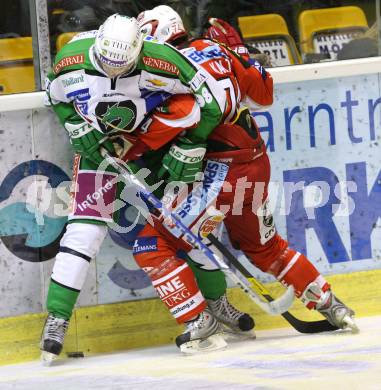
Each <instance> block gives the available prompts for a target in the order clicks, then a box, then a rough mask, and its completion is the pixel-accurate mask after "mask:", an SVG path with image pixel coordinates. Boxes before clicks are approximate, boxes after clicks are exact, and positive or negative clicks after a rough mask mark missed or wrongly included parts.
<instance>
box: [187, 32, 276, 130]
mask: <svg viewBox="0 0 381 390" xmlns="http://www.w3.org/2000/svg"><path fill="white" fill-rule="evenodd" d="M181 51H182V53H183V54H184V55H185V56H186V57H187V58H188V59H189V60H190V61H192V62H194V63H196V64H197V65H199V66H201V67H203V68H204V69H205V70H207V71H208V73H209V74H211V75H212V76H213V77H214V78H215V79H216V80H218V82H219V84H222V87H223V88H224V90H225V91H226V97H227V104H226V108H225V123H228V122H229V121H230V120H232V119H233V118H234V116H235V114H236V110H237V107H238V106H239V104H240V103H241V102H244V103H245V105H246V106H247V107H248V108H249V109H251V110H253V109H258V108H259V107H261V108H262V107H266V106H269V105H271V104H272V103H273V79H272V77H271V75H270V73H268V72H267V71H266V70H265V69H264V68H263V67H262V66H261V65H260V64H259V63H258V62H257V61H255V62H254V64H253V65H251V64H250V63H249V62H247V61H245V60H244V59H243V58H242V57H240V56H238V55H237V54H236V53H235V52H233V51H232V50H230V49H229V48H227V47H226V46H223V45H220V44H217V43H216V42H214V41H211V40H208V39H196V40H193V41H191V42H190V44H189V47H187V48H186V49H183V50H181Z"/></svg>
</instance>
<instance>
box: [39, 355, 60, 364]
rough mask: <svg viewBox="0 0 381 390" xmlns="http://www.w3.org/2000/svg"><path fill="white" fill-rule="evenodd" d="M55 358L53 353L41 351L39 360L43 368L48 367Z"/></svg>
mask: <svg viewBox="0 0 381 390" xmlns="http://www.w3.org/2000/svg"><path fill="white" fill-rule="evenodd" d="M57 357H58V355H55V354H54V353H51V352H47V351H42V352H41V358H40V359H41V363H42V365H43V366H46V367H49V366H51V365H52V364H53V362H54V361H55V360H56V359H57Z"/></svg>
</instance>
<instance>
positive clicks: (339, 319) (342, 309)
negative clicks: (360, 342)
mask: <svg viewBox="0 0 381 390" xmlns="http://www.w3.org/2000/svg"><path fill="white" fill-rule="evenodd" d="M325 294H326V295H327V297H326V299H325V300H324V302H323V303H321V304H317V305H316V310H317V311H318V312H319V313H321V314H322V315H323V316H324V317H325V318H326V319H327V320H328V321H329V322H330V323H331V324H332V325H335V326H337V327H338V328H340V329H347V328H349V329H351V331H352V332H353V333H357V332H359V328H358V327H357V325H356V322H355V320H354V315H355V312H354V311H353V310H352V309H350V308H349V307H347V306H345V305H344V303H343V302H341V301H340V300H339V299H338V298H336V297H335V295H334V294H333V293H332V291H331V290H328V291H327V292H326V293H325Z"/></svg>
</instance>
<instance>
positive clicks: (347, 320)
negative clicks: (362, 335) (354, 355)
mask: <svg viewBox="0 0 381 390" xmlns="http://www.w3.org/2000/svg"><path fill="white" fill-rule="evenodd" d="M343 323H344V329H348V328H349V329H350V330H351V331H352V333H359V332H360V329H359V327H358V326H357V324H356V322H355V320H354V318H353V317H351V316H349V315H346V316H344V318H343Z"/></svg>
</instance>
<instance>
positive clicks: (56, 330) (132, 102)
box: [41, 15, 254, 362]
mask: <svg viewBox="0 0 381 390" xmlns="http://www.w3.org/2000/svg"><path fill="white" fill-rule="evenodd" d="M173 94H193V95H194V96H195V97H196V99H197V102H198V104H196V103H195V104H194V107H193V109H192V110H191V115H192V118H193V123H194V124H195V126H194V128H192V129H191V130H190V131H188V132H187V139H185V140H183V141H182V143H180V144H179V145H178V146H177V148H178V149H177V152H178V153H179V155H181V156H183V157H184V158H183V160H182V161H179V162H178V165H177V167H176V172H177V173H179V174H180V175H181V176H182V177H184V178H188V180H189V181H190V182H192V181H194V178H195V177H196V176H197V175H198V173H199V172H200V171H201V169H202V161H203V157H204V154H205V151H206V149H205V144H204V142H203V140H205V139H206V137H207V134H209V133H210V132H211V131H212V130H213V128H214V127H215V126H216V125H217V124H218V123H219V122H220V121H221V119H222V115H223V112H224V108H225V99H226V94H225V91H224V90H223V89H221V87H220V86H219V85H218V83H217V82H216V80H215V79H214V78H213V77H211V76H210V75H209V74H208V73H207V72H206V71H205V70H203V69H202V68H199V67H198V66H197V65H195V64H193V63H192V62H190V61H189V60H188V59H187V58H186V57H184V56H183V55H182V54H181V53H180V52H178V51H177V50H175V49H174V48H172V47H170V46H168V45H165V44H159V43H157V42H152V41H150V40H145V41H143V38H142V37H141V34H140V31H139V28H138V25H137V23H136V20H135V19H134V18H127V17H123V16H120V15H113V16H111V17H110V18H108V19H107V20H106V22H105V23H104V24H103V25H102V26H101V27H100V29H99V30H97V31H92V32H86V33H81V34H78V36H77V37H76V38H75V39H74V40H72V41H71V42H70V43H69V44H67V45H66V46H65V47H64V48H63V49H62V50H61V51H60V52H59V53H58V55H57V57H56V60H55V63H54V67H53V72H52V73H51V74H50V75H49V77H48V83H47V95H48V98H49V101H50V104H51V105H52V108H53V109H54V111H55V112H56V113H57V115H58V117H59V119H60V122H61V123H62V125H63V126H64V128H65V129H66V130H67V132H68V135H69V137H70V141H71V143H72V146H73V148H74V150H75V152H76V153H77V155H76V157H75V161H74V176H73V184H74V189H75V191H74V199H73V210H72V212H71V214H70V216H69V224H68V226H67V229H66V233H65V235H64V236H63V238H62V240H61V243H60V249H59V253H58V254H57V256H56V261H55V265H54V268H53V272H52V278H51V283H50V286H49V291H48V297H47V310H48V312H49V315H48V317H47V320H46V323H45V326H44V331H43V334H42V339H41V349H42V351H43V353H42V358H43V359H44V360H45V361H47V362H50V361H51V360H52V359H54V358H56V357H57V355H58V354H59V353H60V352H61V350H62V345H63V340H64V336H65V333H66V330H67V327H68V325H69V320H70V317H71V315H72V310H73V307H74V305H75V302H76V300H77V297H78V295H79V292H80V290H81V288H82V286H83V283H84V280H85V277H86V273H87V269H88V268H89V263H90V261H91V259H92V258H94V257H95V256H96V254H97V253H98V251H99V249H100V246H101V244H102V242H103V240H104V238H105V235H106V233H107V226H106V225H107V223H112V222H113V219H114V218H115V210H114V209H113V207H112V204H113V201H114V199H115V197H116V196H117V191H118V188H117V187H118V186H116V185H114V184H113V179H115V177H116V176H117V174H116V172H114V171H113V170H112V169H106V170H104V171H103V172H99V170H98V167H99V164H101V163H102V161H103V157H102V155H101V153H100V145H102V147H104V148H106V149H107V150H108V151H109V152H110V153H113V154H114V155H119V156H120V155H123V154H125V153H127V152H130V153H136V154H137V155H139V154H140V153H141V151H140V150H139V147H138V145H132V144H131V142H129V140H128V133H130V132H132V131H134V130H135V129H136V128H137V127H138V125H141V123H142V122H143V123H144V121H145V120H149V118H148V114H149V113H150V112H151V111H152V110H153V109H154V108H155V107H156V106H158V105H159V104H160V103H162V102H163V101H165V100H166V99H167V98H168V97H169V96H170V95H173ZM192 118H188V120H189V119H192ZM196 124H197V125H196ZM113 139H116V141H117V142H113V141H112V140H113ZM121 141H122V142H121ZM189 161H191V162H190V163H189ZM99 198H101V202H100V199H99ZM208 275H212V273H210V274H208ZM210 278H211V279H212V277H211V276H210ZM200 299H204V298H203V297H202V296H201V297H200ZM241 314H243V313H241ZM208 315H209V317H212V321H214V323H215V326H214V328H215V331H216V332H218V331H219V330H220V328H219V326H218V323H217V321H216V320H215V319H213V316H211V315H210V314H208ZM249 319H250V318H249ZM250 320H251V319H250ZM253 326H254V324H253V321H252V320H251V328H252V327H253Z"/></svg>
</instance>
